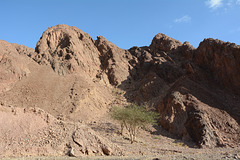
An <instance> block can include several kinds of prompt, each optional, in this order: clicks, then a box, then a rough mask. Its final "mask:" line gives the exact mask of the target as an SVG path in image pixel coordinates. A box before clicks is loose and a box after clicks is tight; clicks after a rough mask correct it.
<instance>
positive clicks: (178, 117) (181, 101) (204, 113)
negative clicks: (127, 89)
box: [158, 79, 240, 147]
mask: <svg viewBox="0 0 240 160" xmlns="http://www.w3.org/2000/svg"><path fill="white" fill-rule="evenodd" d="M208 98H213V99H214V101H215V102H211V101H209V99H208ZM223 105H225V106H223ZM216 106H217V107H219V108H217V107H216ZM220 107H221V108H225V109H226V108H227V103H226V104H224V102H221V99H220V98H219V97H217V95H214V93H212V92H210V91H209V90H207V89H206V88H204V87H202V86H201V85H199V84H197V83H195V82H193V81H191V80H190V79H183V80H181V81H179V82H178V84H177V85H176V86H174V87H173V88H171V90H170V91H169V93H168V94H167V95H166V96H165V97H164V99H163V101H161V102H160V103H159V105H158V110H159V112H160V113H161V116H162V118H161V120H160V123H161V124H162V126H163V127H164V128H166V129H167V130H169V131H170V132H171V133H174V134H175V135H177V136H178V137H181V138H183V139H189V137H191V138H192V139H193V140H194V141H195V142H196V143H197V144H198V145H199V146H200V147H214V146H220V147H223V146H231V147H235V146H237V145H238V144H239V142H240V139H239V132H240V127H239V125H238V122H237V120H236V119H234V117H233V116H232V115H233V113H231V112H230V111H229V112H227V111H225V110H222V109H221V108H220ZM236 107H237V106H236ZM223 117H224V118H223Z"/></svg>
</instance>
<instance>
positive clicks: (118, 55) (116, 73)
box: [95, 36, 132, 85]
mask: <svg viewBox="0 0 240 160" xmlns="http://www.w3.org/2000/svg"><path fill="white" fill-rule="evenodd" d="M95 45H96V47H97V48H98V50H99V52H100V61H101V72H99V74H98V75H97V76H98V77H101V76H102V75H103V74H104V73H105V74H106V75H107V76H108V79H109V82H110V84H112V85H119V84H121V83H122V82H123V81H125V80H127V79H128V76H129V69H131V68H130V65H129V63H128V61H129V60H130V59H132V55H131V54H130V53H129V52H128V51H126V50H123V49H121V48H119V47H117V46H116V45H114V44H113V43H111V42H109V41H108V40H107V39H105V38H104V37H102V36H98V37H97V40H96V41H95Z"/></svg>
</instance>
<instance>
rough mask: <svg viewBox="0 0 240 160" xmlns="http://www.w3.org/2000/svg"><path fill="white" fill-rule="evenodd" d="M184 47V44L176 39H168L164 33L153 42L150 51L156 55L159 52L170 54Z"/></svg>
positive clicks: (159, 34) (158, 35)
mask: <svg viewBox="0 0 240 160" xmlns="http://www.w3.org/2000/svg"><path fill="white" fill-rule="evenodd" d="M179 46H182V43H181V42H180V41H178V40H176V39H173V38H171V37H168V36H167V35H165V34H163V33H158V34H157V35H156V36H155V37H154V38H153V40H152V43H151V45H150V49H151V50H152V51H153V52H154V53H156V52H159V51H164V52H169V51H172V50H175V49H177V48H178V47H179Z"/></svg>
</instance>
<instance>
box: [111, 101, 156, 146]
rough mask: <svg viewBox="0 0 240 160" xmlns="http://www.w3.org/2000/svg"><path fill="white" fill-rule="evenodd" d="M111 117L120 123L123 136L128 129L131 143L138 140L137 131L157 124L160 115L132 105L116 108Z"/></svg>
mask: <svg viewBox="0 0 240 160" xmlns="http://www.w3.org/2000/svg"><path fill="white" fill-rule="evenodd" d="M110 116H111V117H112V118H113V119H114V120H117V121H118V122H119V123H120V126H121V131H120V133H121V134H123V130H124V128H126V129H127V132H128V134H129V138H130V141H131V143H133V142H134V141H135V139H136V134H137V131H138V129H139V128H140V127H143V128H145V127H146V126H147V125H155V124H157V119H158V117H159V115H158V113H156V112H152V111H148V110H147V108H146V107H144V106H138V105H136V104H131V105H128V106H126V107H114V108H113V109H112V110H111V112H110Z"/></svg>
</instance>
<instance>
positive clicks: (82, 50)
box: [34, 25, 100, 76]
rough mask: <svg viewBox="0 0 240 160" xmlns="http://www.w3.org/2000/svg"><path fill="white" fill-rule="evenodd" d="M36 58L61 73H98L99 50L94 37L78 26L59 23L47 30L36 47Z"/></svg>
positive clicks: (40, 62)
mask: <svg viewBox="0 0 240 160" xmlns="http://www.w3.org/2000/svg"><path fill="white" fill-rule="evenodd" d="M35 51H36V52H37V55H36V56H35V57H34V60H35V61H37V62H38V63H39V64H48V65H50V66H51V67H52V68H53V70H54V71H55V72H57V73H58V74H60V75H64V74H67V73H72V72H74V71H76V70H80V71H82V72H87V73H89V74H90V75H91V76H94V75H96V74H97V70H98V66H100V61H99V52H98V50H97V48H96V47H95V45H94V41H93V39H92V38H91V37H90V36H89V35H88V34H87V33H85V32H83V31H81V30H80V29H78V28H76V27H69V26H67V25H57V26H55V27H52V28H49V29H48V30H46V31H45V32H44V33H43V35H42V37H41V39H40V40H39V41H38V43H37V46H36V48H35Z"/></svg>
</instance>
